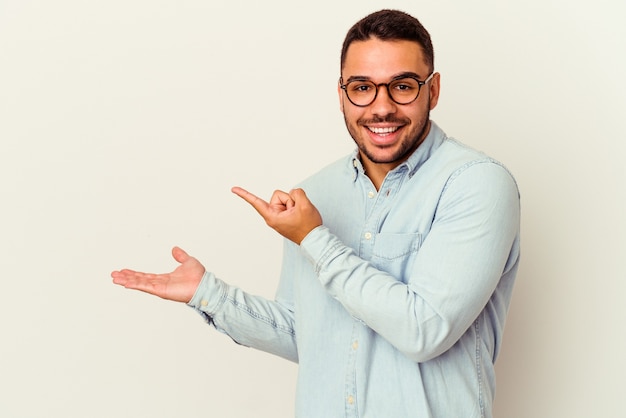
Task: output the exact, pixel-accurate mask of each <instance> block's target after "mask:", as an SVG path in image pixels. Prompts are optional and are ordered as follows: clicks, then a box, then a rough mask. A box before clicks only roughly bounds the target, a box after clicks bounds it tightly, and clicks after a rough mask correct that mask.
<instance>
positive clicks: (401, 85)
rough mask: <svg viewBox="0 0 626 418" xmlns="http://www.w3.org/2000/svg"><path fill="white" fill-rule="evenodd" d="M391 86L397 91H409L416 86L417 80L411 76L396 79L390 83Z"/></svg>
mask: <svg viewBox="0 0 626 418" xmlns="http://www.w3.org/2000/svg"><path fill="white" fill-rule="evenodd" d="M391 88H392V89H393V90H396V91H398V92H399V93H410V92H413V91H414V90H415V89H416V88H417V82H415V80H413V79H412V78H409V79H402V80H396V81H394V82H393V83H391Z"/></svg>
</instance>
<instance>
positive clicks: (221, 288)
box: [187, 271, 226, 322]
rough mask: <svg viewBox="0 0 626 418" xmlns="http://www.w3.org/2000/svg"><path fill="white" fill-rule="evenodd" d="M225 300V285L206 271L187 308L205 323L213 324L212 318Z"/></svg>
mask: <svg viewBox="0 0 626 418" xmlns="http://www.w3.org/2000/svg"><path fill="white" fill-rule="evenodd" d="M225 299H226V284H225V283H224V282H222V281H221V280H220V279H218V278H217V277H215V275H214V274H213V273H211V272H208V271H206V272H205V273H204V275H203V276H202V280H201V281H200V284H199V285H198V288H197V289H196V292H195V293H194V295H193V297H192V298H191V300H190V301H189V302H188V303H187V306H189V307H191V308H192V309H194V310H196V312H198V313H199V314H200V315H202V316H203V317H204V319H205V320H206V321H207V322H213V320H212V318H213V316H214V315H215V314H216V313H217V312H218V310H219V309H220V306H222V304H223V303H224V300H225Z"/></svg>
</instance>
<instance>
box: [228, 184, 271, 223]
mask: <svg viewBox="0 0 626 418" xmlns="http://www.w3.org/2000/svg"><path fill="white" fill-rule="evenodd" d="M231 191H232V192H233V193H235V194H236V195H237V196H239V197H240V198H242V199H243V200H245V201H246V202H248V203H249V204H250V205H252V207H253V208H254V209H255V210H256V211H257V212H259V214H260V215H261V216H262V217H263V218H265V217H266V216H267V214H268V211H269V203H267V202H266V201H265V200H263V199H261V198H260V197H258V196H256V195H254V194H252V193H250V192H249V191H247V190H245V189H243V188H241V187H237V186H235V187H233V188H232V189H231Z"/></svg>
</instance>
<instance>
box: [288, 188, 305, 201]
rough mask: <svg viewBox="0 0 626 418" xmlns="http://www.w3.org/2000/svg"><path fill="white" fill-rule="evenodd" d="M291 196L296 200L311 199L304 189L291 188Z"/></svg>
mask: <svg viewBox="0 0 626 418" xmlns="http://www.w3.org/2000/svg"><path fill="white" fill-rule="evenodd" d="M289 197H291V199H293V200H294V201H298V200H309V198H308V197H307V196H306V193H305V192H304V190H302V189H293V190H291V191H290V192H289Z"/></svg>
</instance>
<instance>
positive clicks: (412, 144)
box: [343, 108, 430, 164]
mask: <svg viewBox="0 0 626 418" xmlns="http://www.w3.org/2000/svg"><path fill="white" fill-rule="evenodd" d="M343 119H344V122H345V124H346V128H348V132H349V133H350V136H351V137H352V139H353V140H354V143H355V144H356V145H357V147H358V148H359V151H360V152H361V153H362V154H363V155H365V156H366V157H367V158H368V159H369V160H370V161H372V162H373V163H376V164H391V163H396V162H403V161H406V160H407V159H408V158H409V157H410V156H411V154H413V152H415V150H416V149H417V148H418V147H419V146H420V144H421V143H422V142H423V141H424V139H425V134H426V132H427V131H428V129H429V127H430V108H429V109H428V110H427V112H426V116H425V117H424V118H423V119H422V120H420V121H419V122H418V125H419V124H421V125H422V127H421V129H420V130H419V132H416V133H415V134H414V135H413V136H411V137H409V138H408V139H405V140H404V141H403V142H402V143H401V144H400V148H399V149H398V151H397V152H396V153H395V154H393V155H391V157H389V158H386V159H384V160H383V159H380V158H377V157H376V156H375V155H373V153H370V152H369V151H368V150H367V147H365V146H364V145H362V144H360V143H359V142H358V141H357V137H358V136H357V135H356V132H353V130H352V129H351V127H350V124H349V123H348V121H347V119H346V117H345V114H344V118H343ZM383 122H387V123H397V122H400V123H404V122H405V120H404V119H397V118H395V117H394V116H392V115H390V116H388V117H386V118H377V119H369V120H358V121H357V122H356V125H357V126H364V125H367V124H372V123H383ZM404 126H407V125H404Z"/></svg>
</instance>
